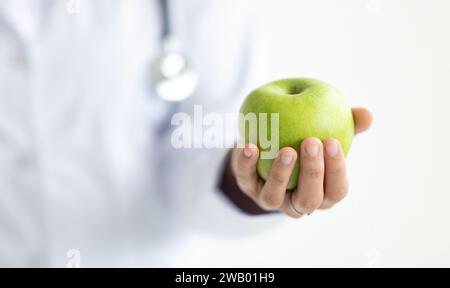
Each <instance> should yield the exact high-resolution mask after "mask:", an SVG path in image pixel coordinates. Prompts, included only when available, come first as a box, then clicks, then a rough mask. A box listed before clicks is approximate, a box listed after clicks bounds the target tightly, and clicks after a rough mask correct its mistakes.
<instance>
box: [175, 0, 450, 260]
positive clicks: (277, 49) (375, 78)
mask: <svg viewBox="0 0 450 288" xmlns="http://www.w3.org/2000/svg"><path fill="white" fill-rule="evenodd" d="M255 9H256V11H257V12H258V13H259V16H260V17H259V18H260V20H259V22H260V27H261V31H263V32H264V35H265V36H264V40H265V41H266V42H267V44H268V45H269V48H270V53H269V55H270V57H271V58H270V59H269V60H270V64H271V75H270V77H271V78H283V77H296V76H308V77H316V78H319V79H322V80H325V81H327V82H330V83H333V84H334V85H335V86H337V87H339V89H340V90H341V91H342V92H344V93H345V94H346V95H347V96H348V97H349V98H350V101H351V102H352V103H353V104H354V105H356V106H358V105H359V106H366V107H368V108H370V109H371V110H372V111H373V113H374V116H375V119H374V123H373V127H372V129H371V130H370V132H368V133H366V134H365V135H361V136H358V137H356V139H355V141H354V143H353V146H352V148H351V151H350V155H349V157H348V169H349V173H350V180H351V191H350V194H349V196H348V198H347V199H346V200H345V201H344V202H343V203H342V204H340V205H338V206H337V207H335V208H334V209H332V210H330V211H326V212H316V213H315V214H313V215H312V216H310V217H308V218H304V219H302V220H300V221H294V220H286V222H285V223H282V224H281V225H279V226H277V227H273V228H272V229H268V230H267V231H265V232H264V233H262V234H258V235H254V236H252V237H250V238H241V239H236V238H234V239H229V238H214V239H211V238H206V237H205V238H204V237H199V238H196V239H192V241H191V242H192V244H190V245H189V246H188V247H187V249H186V255H185V256H186V257H181V258H180V261H181V263H183V265H191V266H196V265H201V266H205V265H208V266H238V267H242V266H244V267H245V266H281V267H287V266H294V267H301V266H333V267H334V266H352V267H373V266H375V267H378V266H450V166H449V163H450V127H449V124H450V113H449V107H450V1H448V0H432V1H425V0H389V1H388V0H384V1H383V0H343V1H336V0H302V1H294V0H277V1H267V0H266V1H261V6H259V7H255ZM192 255H196V257H192ZM193 258H195V259H193Z"/></svg>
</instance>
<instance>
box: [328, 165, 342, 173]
mask: <svg viewBox="0 0 450 288" xmlns="http://www.w3.org/2000/svg"><path fill="white" fill-rule="evenodd" d="M344 171H345V166H344V165H336V166H332V167H329V168H327V174H329V175H333V176H335V175H336V176H339V175H342V174H343V173H344Z"/></svg>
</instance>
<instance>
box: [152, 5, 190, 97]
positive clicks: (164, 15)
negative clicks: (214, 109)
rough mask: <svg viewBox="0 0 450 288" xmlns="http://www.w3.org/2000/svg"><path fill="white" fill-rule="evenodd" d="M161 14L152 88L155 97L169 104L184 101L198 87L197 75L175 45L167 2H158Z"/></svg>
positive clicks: (176, 44)
mask: <svg viewBox="0 0 450 288" xmlns="http://www.w3.org/2000/svg"><path fill="white" fill-rule="evenodd" d="M159 6H160V14H161V26H162V29H161V38H160V41H161V51H160V52H159V54H158V56H157V57H155V60H154V62H153V75H152V78H153V79H152V80H153V88H154V90H155V93H156V95H158V96H159V97H160V98H161V99H164V100H166V101H170V102H178V101H182V100H185V99H187V98H189V97H190V96H192V94H194V92H195V90H196V89H197V86H198V73H197V72H196V71H195V70H194V69H193V68H192V67H191V65H190V62H189V59H188V57H187V56H186V55H185V54H184V53H182V52H181V51H180V49H179V47H178V43H176V41H177V39H175V36H174V35H173V33H172V31H171V27H170V16H169V8H168V0H159Z"/></svg>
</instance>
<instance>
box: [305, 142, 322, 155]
mask: <svg viewBox="0 0 450 288" xmlns="http://www.w3.org/2000/svg"><path fill="white" fill-rule="evenodd" d="M306 153H308V155H309V156H311V157H315V156H317V154H319V146H318V145H317V144H309V145H307V146H306Z"/></svg>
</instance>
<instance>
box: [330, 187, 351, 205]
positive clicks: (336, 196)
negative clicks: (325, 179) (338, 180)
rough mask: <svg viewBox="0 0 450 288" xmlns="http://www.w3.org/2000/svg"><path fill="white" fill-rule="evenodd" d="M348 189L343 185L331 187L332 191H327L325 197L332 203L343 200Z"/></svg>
mask: <svg viewBox="0 0 450 288" xmlns="http://www.w3.org/2000/svg"><path fill="white" fill-rule="evenodd" d="M347 193H348V189H347V187H345V186H341V187H336V188H333V190H332V191H330V192H329V193H327V195H326V197H327V198H328V199H329V200H330V201H331V202H333V203H337V202H340V201H342V200H344V198H345V197H346V196H347Z"/></svg>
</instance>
